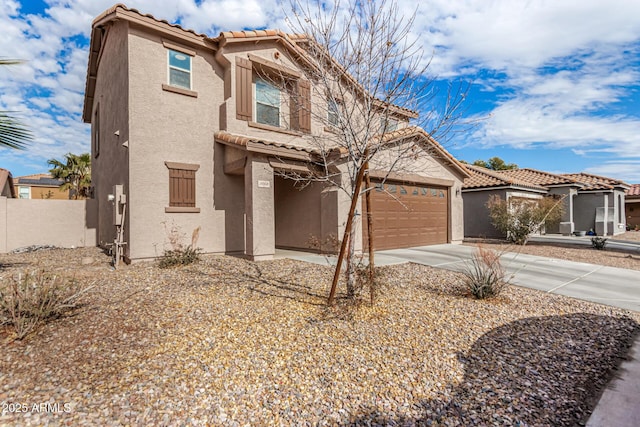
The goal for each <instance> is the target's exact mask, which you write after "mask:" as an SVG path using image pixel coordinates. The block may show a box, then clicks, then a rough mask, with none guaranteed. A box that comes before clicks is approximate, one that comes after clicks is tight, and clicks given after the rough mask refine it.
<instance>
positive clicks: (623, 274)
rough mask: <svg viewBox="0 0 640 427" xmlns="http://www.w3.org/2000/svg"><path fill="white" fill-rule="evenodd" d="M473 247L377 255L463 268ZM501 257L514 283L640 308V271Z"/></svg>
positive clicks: (427, 248) (512, 255) (424, 248)
mask: <svg viewBox="0 0 640 427" xmlns="http://www.w3.org/2000/svg"><path fill="white" fill-rule="evenodd" d="M473 250H474V247H471V246H464V245H450V244H447V245H434V246H421V247H416V248H409V249H392V250H387V251H380V252H377V253H376V256H377V257H378V259H380V258H382V259H383V260H385V261H387V263H388V264H393V263H394V262H393V260H394V259H395V260H397V262H402V261H410V262H414V263H418V264H423V265H429V266H432V267H437V268H445V269H448V270H453V271H462V270H464V269H465V268H466V266H467V265H469V264H468V263H469V262H470V259H471V257H472V254H473ZM378 254H379V255H378ZM501 259H502V265H503V266H504V267H505V270H506V272H507V277H510V278H511V280H510V281H511V283H512V284H514V285H518V286H522V287H527V288H533V289H538V290H541V291H545V292H549V293H554V294H560V295H566V296H569V297H573V298H579V299H583V300H587V301H592V302H597V303H600V304H607V305H612V306H615V307H620V308H624V309H628V310H634V311H640V271H636V270H627V269H623V268H614V267H604V266H600V265H593V264H586V263H581V262H573V261H566V260H560V259H555V258H547V257H541V256H534V255H527V254H517V253H510V252H507V253H505V254H503V255H502V258H501Z"/></svg>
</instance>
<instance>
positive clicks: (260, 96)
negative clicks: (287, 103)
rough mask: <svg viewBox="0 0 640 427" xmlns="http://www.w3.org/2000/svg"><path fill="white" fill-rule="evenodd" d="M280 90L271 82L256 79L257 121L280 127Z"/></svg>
mask: <svg viewBox="0 0 640 427" xmlns="http://www.w3.org/2000/svg"><path fill="white" fill-rule="evenodd" d="M280 95H281V94H280V90H279V89H278V88H277V87H275V86H274V85H272V84H271V83H269V82H267V81H265V80H262V79H256V122H257V123H261V124H263V125H271V126H277V127H280V104H281V98H280Z"/></svg>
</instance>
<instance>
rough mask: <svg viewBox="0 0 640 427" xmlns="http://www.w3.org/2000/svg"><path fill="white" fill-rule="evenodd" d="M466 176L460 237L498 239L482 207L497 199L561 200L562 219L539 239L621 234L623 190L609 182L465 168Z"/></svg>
mask: <svg viewBox="0 0 640 427" xmlns="http://www.w3.org/2000/svg"><path fill="white" fill-rule="evenodd" d="M466 166H467V169H468V170H469V171H470V172H471V176H470V177H469V178H467V179H466V180H465V181H464V187H463V189H462V194H463V198H464V203H465V212H464V223H465V236H466V237H487V238H502V237H504V234H503V233H501V232H500V231H498V230H497V229H496V228H495V227H494V226H493V225H492V224H491V219H490V218H489V210H488V209H487V207H486V203H487V201H488V200H489V197H491V196H492V195H497V196H499V197H500V198H502V199H505V200H511V199H529V200H532V199H541V198H543V197H555V198H558V199H560V198H561V199H562V203H563V204H564V214H563V217H562V218H561V221H560V223H559V224H557V225H554V226H547V227H546V229H545V230H544V232H545V233H549V234H554V233H560V234H564V235H570V234H572V233H574V232H575V231H584V232H587V231H589V230H593V231H594V232H595V233H597V234H598V235H607V236H610V235H615V234H620V233H624V231H625V217H624V206H625V191H626V190H627V189H628V188H629V185H628V184H626V183H624V182H622V181H620V180H616V179H613V178H607V177H602V176H598V175H593V174H588V173H575V174H553V173H549V172H544V171H539V170H535V169H528V168H524V169H512V170H500V171H494V170H490V169H486V168H483V167H480V166H473V165H466Z"/></svg>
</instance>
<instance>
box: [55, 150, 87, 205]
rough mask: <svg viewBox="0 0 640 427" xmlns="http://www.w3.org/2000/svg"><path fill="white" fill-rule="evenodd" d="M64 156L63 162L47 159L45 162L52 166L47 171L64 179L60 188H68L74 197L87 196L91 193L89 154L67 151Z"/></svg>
mask: <svg viewBox="0 0 640 427" xmlns="http://www.w3.org/2000/svg"><path fill="white" fill-rule="evenodd" d="M64 158H65V161H64V163H63V162H61V161H59V160H56V159H50V160H48V161H47V163H48V164H49V165H50V166H53V168H52V169H49V172H51V175H52V176H53V177H54V178H58V179H61V180H63V181H64V184H62V185H61V186H60V189H61V190H70V192H69V194H71V196H72V197H73V198H74V199H76V200H77V199H79V198H87V197H89V196H90V194H91V155H90V154H89V153H83V154H80V155H77V154H71V153H67V154H65V156H64Z"/></svg>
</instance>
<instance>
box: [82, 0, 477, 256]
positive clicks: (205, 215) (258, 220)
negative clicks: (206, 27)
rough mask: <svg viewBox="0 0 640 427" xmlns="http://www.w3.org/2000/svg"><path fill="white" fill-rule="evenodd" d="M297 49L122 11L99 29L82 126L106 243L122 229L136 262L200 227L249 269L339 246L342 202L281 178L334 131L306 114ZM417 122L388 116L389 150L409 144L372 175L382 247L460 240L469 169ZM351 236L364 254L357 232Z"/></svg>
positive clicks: (204, 242)
mask: <svg viewBox="0 0 640 427" xmlns="http://www.w3.org/2000/svg"><path fill="white" fill-rule="evenodd" d="M299 42H300V40H298V38H297V37H294V36H289V35H287V34H284V33H281V32H279V31H271V30H268V31H267V30H265V31H262V30H261V31H240V32H223V33H221V34H220V35H219V36H217V37H215V38H211V37H209V36H207V35H205V34H197V33H195V32H193V31H189V30H186V29H183V28H182V27H180V26H178V25H172V24H169V23H167V22H166V21H162V20H159V19H156V18H155V17H153V16H151V15H145V14H142V13H140V12H138V11H137V10H135V9H130V8H127V7H126V6H124V5H120V4H118V5H116V6H113V7H112V8H110V9H109V10H107V11H105V12H104V13H102V14H101V15H100V16H98V17H97V18H96V19H95V20H94V22H93V25H92V33H91V43H90V54H89V65H88V71H87V82H86V92H85V101H84V113H83V119H84V121H85V122H87V123H91V129H92V179H93V182H94V185H95V188H94V191H95V192H94V195H95V198H96V199H97V204H98V217H99V226H98V240H99V242H100V243H101V244H104V245H106V244H109V243H110V242H112V241H113V240H114V236H115V233H116V226H115V224H116V223H118V224H122V228H123V230H124V240H125V241H126V242H127V244H126V247H125V248H126V252H125V253H126V256H127V257H128V258H129V259H133V260H135V259H144V258H151V257H157V256H159V255H161V254H162V252H163V249H164V248H166V244H167V240H168V236H167V231H166V230H167V228H171V227H177V228H178V229H179V230H181V231H182V232H183V233H184V234H185V235H186V236H187V237H188V236H190V235H191V232H192V230H194V229H197V228H198V227H200V233H199V240H198V243H197V246H199V247H200V248H202V249H203V250H204V251H205V252H210V253H237V254H244V255H246V256H247V257H250V258H252V259H269V258H270V257H272V256H273V255H274V253H275V249H276V247H282V248H299V249H310V248H311V246H312V245H311V243H310V242H311V241H312V240H314V239H315V240H316V241H323V240H324V239H327V238H329V237H330V236H335V237H341V235H342V232H343V230H344V225H345V220H346V216H347V213H348V209H349V197H348V196H347V195H345V193H344V192H341V191H335V189H334V188H332V185H331V184H329V183H320V182H317V183H312V184H311V185H308V186H306V187H304V188H303V189H300V188H298V187H297V186H296V185H295V182H294V181H293V180H290V179H286V177H285V175H286V173H287V172H300V171H304V170H305V168H306V166H305V165H307V164H309V163H310V162H311V161H314V162H316V163H317V158H314V156H315V154H316V152H315V148H314V145H313V143H312V141H317V140H318V139H321V138H323V135H329V134H330V132H331V129H327V127H326V126H325V122H324V121H321V120H316V117H317V114H311V110H312V109H314V108H317V107H316V106H317V105H320V104H321V102H322V101H321V100H319V99H316V94H317V93H318V91H316V90H314V84H315V82H314V81H312V80H310V79H308V78H307V77H306V76H305V73H304V72H303V67H302V66H301V63H300V61H301V58H304V55H305V53H304V50H303V49H302V48H301V47H300V46H299ZM269 72H273V73H277V74H278V75H286V78H287V79H288V80H289V82H290V86H291V87H292V88H295V89H294V91H295V93H296V94H297V95H298V96H297V97H296V103H298V105H295V106H294V107H285V104H284V103H283V102H281V100H282V99H284V98H288V97H289V94H288V93H279V92H278V91H279V89H278V88H277V87H275V86H273V85H271V84H269V82H268V81H265V80H264V79H262V78H261V75H263V74H264V73H269ZM291 99H293V98H291ZM274 100H276V101H274ZM345 102H347V101H345ZM326 110H327V111H328V114H331V113H332V111H331V108H327V109H326ZM412 118H415V113H413V112H411V111H408V110H403V109H400V108H397V109H395V110H394V113H393V117H392V119H393V122H394V123H393V126H394V128H396V129H395V130H390V131H389V132H388V133H387V134H385V140H388V141H406V142H408V143H415V145H416V147H418V150H422V152H421V153H422V155H419V156H418V155H416V162H415V164H414V165H413V167H410V168H403V172H402V173H394V174H391V175H389V174H388V173H387V172H388V171H384V170H371V177H372V178H374V180H375V178H379V181H378V182H376V185H377V187H376V191H373V192H372V193H373V195H374V204H373V206H374V207H373V209H372V210H373V213H374V218H375V224H376V233H377V234H376V236H380V237H379V238H377V240H376V249H381V248H392V247H402V246H415V245H422V244H435V243H446V242H456V241H461V240H462V238H463V234H464V232H463V211H462V197H461V195H460V189H461V187H462V182H463V179H464V178H465V177H467V176H468V172H467V171H466V169H465V168H464V166H462V165H461V164H460V163H458V162H457V161H456V160H455V159H454V158H453V157H452V156H450V155H449V154H448V153H447V152H446V151H445V150H444V148H442V147H441V146H440V145H439V144H438V143H437V142H435V141H434V140H433V139H431V138H430V137H429V136H428V135H427V134H426V133H425V132H424V131H423V130H421V129H419V128H417V127H413V126H410V125H409V122H410V120H411V119H412ZM383 163H384V162H382V163H381V164H383ZM338 169H339V168H338ZM383 178H384V182H382V179H383ZM110 196H111V197H110ZM360 229H361V228H359V230H360ZM356 239H357V242H356V247H357V248H361V247H362V246H363V243H362V240H363V237H362V233H361V232H359V233H358V235H357V237H356ZM185 243H188V241H186V242H185Z"/></svg>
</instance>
